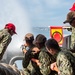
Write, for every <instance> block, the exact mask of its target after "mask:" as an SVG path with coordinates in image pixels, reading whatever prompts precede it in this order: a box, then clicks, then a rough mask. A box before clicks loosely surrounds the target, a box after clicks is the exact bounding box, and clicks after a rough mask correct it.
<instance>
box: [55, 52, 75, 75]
mask: <svg viewBox="0 0 75 75" xmlns="http://www.w3.org/2000/svg"><path fill="white" fill-rule="evenodd" d="M56 63H57V67H58V69H59V71H60V75H75V74H74V71H75V57H74V56H73V55H72V53H71V52H69V51H59V52H58V53H57V59H56Z"/></svg>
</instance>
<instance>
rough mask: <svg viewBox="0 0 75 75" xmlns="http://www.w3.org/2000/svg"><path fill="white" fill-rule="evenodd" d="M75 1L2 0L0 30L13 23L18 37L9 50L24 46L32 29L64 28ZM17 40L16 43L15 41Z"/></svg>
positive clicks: (0, 5) (0, 2) (14, 38)
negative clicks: (27, 34) (24, 39)
mask: <svg viewBox="0 0 75 75" xmlns="http://www.w3.org/2000/svg"><path fill="white" fill-rule="evenodd" d="M74 2H75V0H0V29H2V28H4V26H5V24H7V23H9V22H12V23H14V24H15V26H16V32H17V35H15V36H13V41H12V43H11V44H10V46H9V47H8V49H10V48H12V46H13V48H17V47H19V46H20V45H21V44H22V41H23V38H24V35H25V34H26V33H28V32H33V30H32V27H48V26H64V24H63V22H64V21H65V20H66V15H67V13H68V12H69V11H70V10H69V9H70V8H71V7H72V5H73V3H74ZM14 40H15V41H14Z"/></svg>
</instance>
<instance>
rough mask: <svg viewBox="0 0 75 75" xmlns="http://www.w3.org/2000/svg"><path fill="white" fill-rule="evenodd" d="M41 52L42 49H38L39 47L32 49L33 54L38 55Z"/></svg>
mask: <svg viewBox="0 0 75 75" xmlns="http://www.w3.org/2000/svg"><path fill="white" fill-rule="evenodd" d="M39 51H40V49H39V48H37V47H34V48H33V49H32V52H33V54H35V53H38V52H39Z"/></svg>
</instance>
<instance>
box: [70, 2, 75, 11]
mask: <svg viewBox="0 0 75 75" xmlns="http://www.w3.org/2000/svg"><path fill="white" fill-rule="evenodd" d="M70 10H71V11H75V3H74V4H73V6H72V7H71V8H70Z"/></svg>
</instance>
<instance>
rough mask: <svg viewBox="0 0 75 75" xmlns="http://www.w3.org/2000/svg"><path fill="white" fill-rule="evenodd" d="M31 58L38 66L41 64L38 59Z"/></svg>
mask: <svg viewBox="0 0 75 75" xmlns="http://www.w3.org/2000/svg"><path fill="white" fill-rule="evenodd" d="M31 60H32V61H33V62H35V63H36V64H37V65H38V66H40V65H41V63H40V62H39V60H38V59H35V58H32V59H31Z"/></svg>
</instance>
